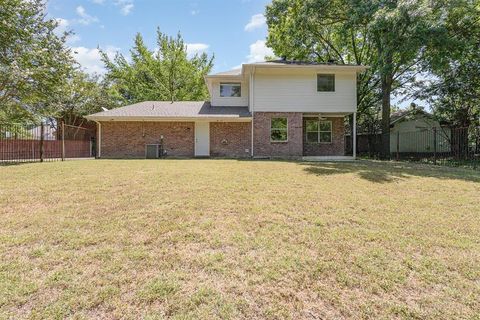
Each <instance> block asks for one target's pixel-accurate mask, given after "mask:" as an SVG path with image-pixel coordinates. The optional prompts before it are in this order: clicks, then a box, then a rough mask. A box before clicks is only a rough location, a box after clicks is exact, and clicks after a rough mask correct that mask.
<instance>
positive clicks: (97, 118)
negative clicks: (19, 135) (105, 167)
mask: <svg viewBox="0 0 480 320" xmlns="http://www.w3.org/2000/svg"><path fill="white" fill-rule="evenodd" d="M85 118H86V119H87V120H92V121H104V122H111V121H201V120H208V121H232V122H235V121H246V122H248V121H251V120H252V117H251V116H250V115H249V116H237V115H231V116H229V115H222V116H215V115H201V116H195V117H158V116H94V115H90V116H86V117H85Z"/></svg>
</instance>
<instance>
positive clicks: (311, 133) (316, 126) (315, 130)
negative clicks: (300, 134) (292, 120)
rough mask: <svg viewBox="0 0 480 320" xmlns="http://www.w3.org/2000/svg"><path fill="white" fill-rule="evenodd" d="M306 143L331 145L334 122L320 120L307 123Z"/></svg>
mask: <svg viewBox="0 0 480 320" xmlns="http://www.w3.org/2000/svg"><path fill="white" fill-rule="evenodd" d="M305 135H306V137H305V138H306V139H305V140H306V141H307V142H309V143H331V142H332V122H331V121H319V120H306V121H305Z"/></svg>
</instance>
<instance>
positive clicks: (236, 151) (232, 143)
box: [210, 122, 252, 158]
mask: <svg viewBox="0 0 480 320" xmlns="http://www.w3.org/2000/svg"><path fill="white" fill-rule="evenodd" d="M251 136H252V126H251V123H250V122H211V123H210V156H212V157H232V158H245V157H250V156H251V151H250V149H251V145H252V140H251Z"/></svg>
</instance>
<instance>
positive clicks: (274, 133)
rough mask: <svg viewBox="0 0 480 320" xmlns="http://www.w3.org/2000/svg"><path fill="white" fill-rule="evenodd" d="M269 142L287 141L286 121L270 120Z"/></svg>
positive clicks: (281, 119) (284, 119)
mask: <svg viewBox="0 0 480 320" xmlns="http://www.w3.org/2000/svg"><path fill="white" fill-rule="evenodd" d="M270 140H271V141H272V142H286V141H288V119H287V118H272V121H271V124H270Z"/></svg>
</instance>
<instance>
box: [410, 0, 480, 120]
mask: <svg viewBox="0 0 480 320" xmlns="http://www.w3.org/2000/svg"><path fill="white" fill-rule="evenodd" d="M444 12H445V13H444V20H445V27H446V30H447V32H448V39H449V42H450V45H448V46H445V45H444V44H438V46H435V47H433V48H432V49H431V50H430V51H429V52H427V54H428V55H429V60H428V63H426V65H425V68H426V69H427V70H428V71H429V74H430V76H429V77H428V78H427V79H426V80H425V81H423V83H422V84H421V85H420V89H419V90H418V91H417V92H415V94H414V96H415V97H418V98H421V99H424V100H426V101H428V102H429V103H430V105H431V106H432V109H433V111H434V114H435V116H436V118H437V119H438V120H440V121H443V122H447V123H449V124H450V125H451V126H453V127H461V128H466V127H469V126H471V125H474V126H475V125H476V126H478V125H480V76H479V75H480V2H479V1H477V0H457V1H455V2H453V3H450V2H447V3H445V6H444Z"/></svg>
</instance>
